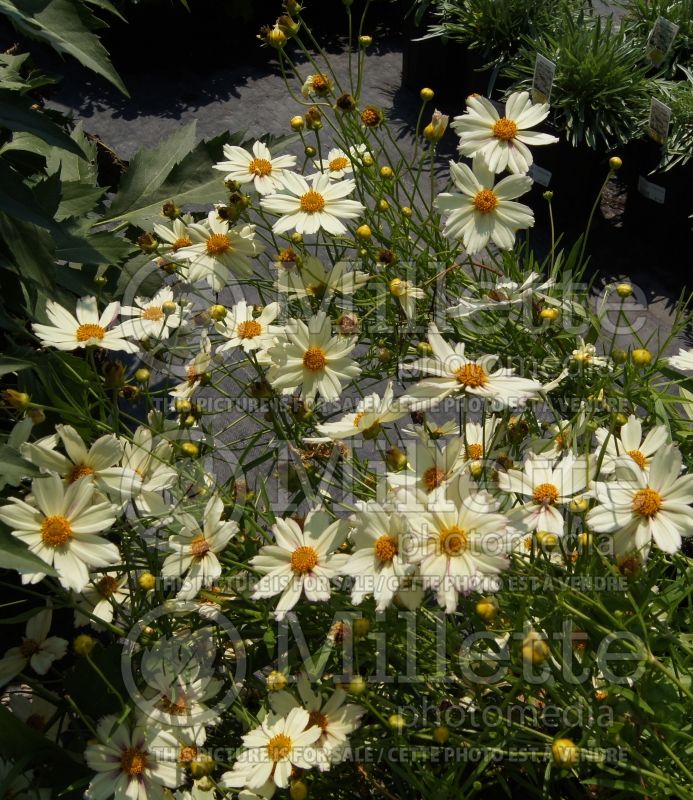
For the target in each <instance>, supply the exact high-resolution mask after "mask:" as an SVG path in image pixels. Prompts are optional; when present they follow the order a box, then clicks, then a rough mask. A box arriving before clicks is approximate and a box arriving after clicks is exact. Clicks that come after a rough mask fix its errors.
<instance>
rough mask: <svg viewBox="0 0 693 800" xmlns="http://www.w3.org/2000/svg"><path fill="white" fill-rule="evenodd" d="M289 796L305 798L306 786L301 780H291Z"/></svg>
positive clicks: (300, 799) (294, 798)
mask: <svg viewBox="0 0 693 800" xmlns="http://www.w3.org/2000/svg"><path fill="white" fill-rule="evenodd" d="M289 797H290V798H291V800H306V797H308V786H307V785H306V784H305V783H304V782H303V781H291V787H290V789H289Z"/></svg>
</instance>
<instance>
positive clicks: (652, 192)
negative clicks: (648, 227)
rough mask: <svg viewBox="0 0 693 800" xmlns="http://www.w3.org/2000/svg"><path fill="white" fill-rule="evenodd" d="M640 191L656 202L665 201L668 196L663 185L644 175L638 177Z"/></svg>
mask: <svg viewBox="0 0 693 800" xmlns="http://www.w3.org/2000/svg"><path fill="white" fill-rule="evenodd" d="M638 191H639V192H640V194H641V195H642V196H643V197H646V198H647V199H648V200H654V201H655V203H663V202H664V198H665V197H666V189H665V188H664V187H663V186H658V185H657V184H656V183H652V181H648V180H647V178H644V177H643V176H642V175H641V176H640V177H639V178H638Z"/></svg>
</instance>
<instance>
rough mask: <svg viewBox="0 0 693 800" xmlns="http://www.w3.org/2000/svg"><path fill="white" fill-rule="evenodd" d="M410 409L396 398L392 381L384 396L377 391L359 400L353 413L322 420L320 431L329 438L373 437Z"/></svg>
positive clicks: (319, 425)
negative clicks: (333, 419)
mask: <svg viewBox="0 0 693 800" xmlns="http://www.w3.org/2000/svg"><path fill="white" fill-rule="evenodd" d="M407 413H408V411H407V410H406V409H404V408H402V407H401V406H400V404H399V401H398V400H395V398H394V389H393V387H392V381H390V382H389V383H388V384H387V386H386V387H385V391H384V392H383V396H382V398H381V397H380V395H379V394H377V393H376V392H373V394H369V395H367V396H366V397H364V398H363V399H362V400H359V402H358V404H357V406H356V411H355V412H354V413H353V414H345V415H344V416H343V417H342V418H341V419H339V420H338V421H336V422H321V423H319V424H318V426H317V428H318V432H319V433H320V434H321V435H322V436H324V437H327V438H329V439H348V438H350V437H351V436H363V438H364V439H373V438H375V437H376V436H377V435H378V434H379V433H380V429H381V427H382V426H383V425H385V424H387V423H388V422H394V421H395V420H397V419H401V417H403V416H405V415H406V414H407Z"/></svg>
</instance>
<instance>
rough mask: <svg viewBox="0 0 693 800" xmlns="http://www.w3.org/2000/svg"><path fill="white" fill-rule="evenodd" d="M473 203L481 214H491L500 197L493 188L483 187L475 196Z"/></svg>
mask: <svg viewBox="0 0 693 800" xmlns="http://www.w3.org/2000/svg"><path fill="white" fill-rule="evenodd" d="M473 203H474V208H476V210H477V211H479V212H480V213H481V214H490V213H491V212H492V211H493V210H494V209H495V208H496V206H497V205H498V198H497V197H496V195H495V193H494V192H493V190H492V189H482V190H481V191H480V192H477V193H476V195H475V196H474V200H473Z"/></svg>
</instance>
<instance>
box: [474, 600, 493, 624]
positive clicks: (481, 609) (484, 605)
mask: <svg viewBox="0 0 693 800" xmlns="http://www.w3.org/2000/svg"><path fill="white" fill-rule="evenodd" d="M474 610H475V611H476V613H477V614H478V615H479V616H480V617H481V619H483V621H484V622H493V620H494V619H495V618H496V616H497V615H498V604H497V603H496V601H495V600H494V599H493V598H492V597H482V599H481V600H479V602H478V603H477V604H476V605H475V606H474Z"/></svg>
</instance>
